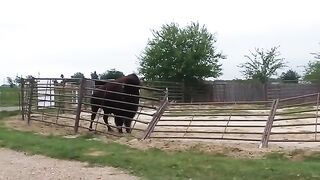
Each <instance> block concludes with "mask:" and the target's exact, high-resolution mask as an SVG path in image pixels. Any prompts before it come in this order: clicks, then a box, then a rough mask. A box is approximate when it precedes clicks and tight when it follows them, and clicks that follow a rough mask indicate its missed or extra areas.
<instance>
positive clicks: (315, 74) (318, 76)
mask: <svg viewBox="0 0 320 180" xmlns="http://www.w3.org/2000/svg"><path fill="white" fill-rule="evenodd" d="M311 54H312V55H313V56H314V58H315V59H316V60H314V61H309V62H308V65H307V66H306V67H305V73H304V76H303V79H304V80H306V81H310V82H320V61H319V60H320V52H316V53H311Z"/></svg>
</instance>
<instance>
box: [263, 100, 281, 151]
mask: <svg viewBox="0 0 320 180" xmlns="http://www.w3.org/2000/svg"><path fill="white" fill-rule="evenodd" d="M278 104H279V99H275V100H273V102H272V106H271V109H270V114H269V116H268V120H267V123H266V126H265V129H264V132H263V135H262V139H261V143H260V145H259V148H267V147H268V142H269V138H270V133H271V129H272V125H273V120H274V117H275V115H276V111H277V108H278Z"/></svg>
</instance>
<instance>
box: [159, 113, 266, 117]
mask: <svg viewBox="0 0 320 180" xmlns="http://www.w3.org/2000/svg"><path fill="white" fill-rule="evenodd" d="M179 116H194V117H198V116H208V117H210V116H213V117H214V116H230V114H196V113H195V114H168V113H164V114H163V117H179ZM232 116H243V117H250V116H265V117H267V116H269V115H268V114H262V113H260V114H232Z"/></svg>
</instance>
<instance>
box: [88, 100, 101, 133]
mask: <svg viewBox="0 0 320 180" xmlns="http://www.w3.org/2000/svg"><path fill="white" fill-rule="evenodd" d="M98 110H99V106H91V111H92V112H91V122H90V126H89V130H90V131H92V123H93V121H94V119H95V118H96V113H97V112H98Z"/></svg>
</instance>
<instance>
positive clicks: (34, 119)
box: [31, 117, 74, 128]
mask: <svg viewBox="0 0 320 180" xmlns="http://www.w3.org/2000/svg"><path fill="white" fill-rule="evenodd" d="M31 120H33V121H38V122H42V123H48V124H54V125H58V126H64V127H69V128H74V127H73V126H72V125H68V124H60V123H56V122H52V121H44V120H40V119H36V118H34V117H31Z"/></svg>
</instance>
